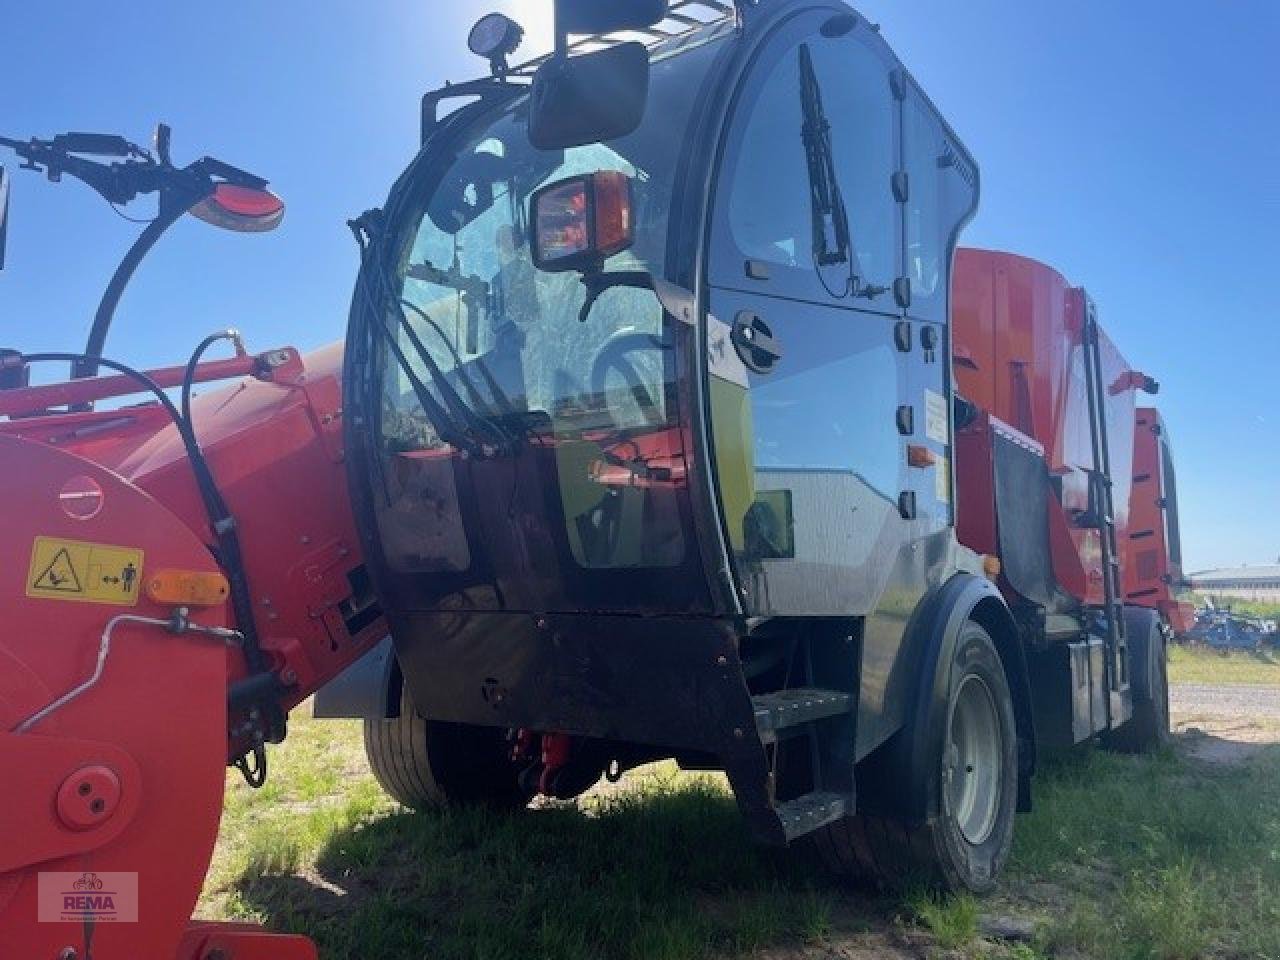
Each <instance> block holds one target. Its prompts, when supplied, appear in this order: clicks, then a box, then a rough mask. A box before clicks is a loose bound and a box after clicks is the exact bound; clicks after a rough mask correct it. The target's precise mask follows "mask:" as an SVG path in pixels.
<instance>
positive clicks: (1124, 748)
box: [1102, 607, 1170, 753]
mask: <svg viewBox="0 0 1280 960" xmlns="http://www.w3.org/2000/svg"><path fill="white" fill-rule="evenodd" d="M1125 635H1126V636H1127V638H1128V641H1129V689H1130V692H1131V694H1132V697H1133V716H1132V717H1130V718H1129V720H1128V721H1127V722H1125V723H1124V724H1123V725H1122V726H1119V727H1117V728H1116V729H1115V730H1112V731H1111V732H1110V733H1108V734H1107V735H1106V736H1105V737H1104V738H1103V741H1102V742H1103V745H1104V746H1106V748H1107V749H1108V750H1115V751H1116V752H1118V753H1150V752H1152V751H1153V750H1158V749H1160V747H1162V746H1164V745H1165V744H1167V743H1168V742H1169V737H1170V734H1169V655H1168V651H1167V631H1166V630H1165V626H1164V622H1163V621H1162V620H1161V619H1160V615H1159V614H1158V613H1157V612H1156V611H1154V610H1148V609H1147V608H1145V607H1129V608H1127V609H1126V610H1125Z"/></svg>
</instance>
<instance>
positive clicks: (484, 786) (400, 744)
mask: <svg viewBox="0 0 1280 960" xmlns="http://www.w3.org/2000/svg"><path fill="white" fill-rule="evenodd" d="M364 752H365V756H366V757H368V759H369V766H370V768H371V769H372V770H373V775H374V777H376V778H377V781H378V783H379V784H380V785H381V786H382V789H383V790H385V791H386V792H387V793H388V794H389V795H390V796H391V797H392V798H394V799H395V800H398V801H399V802H400V803H403V804H404V805H405V806H406V807H409V808H411V809H414V810H423V809H426V808H429V807H443V806H475V805H483V806H491V807H496V808H506V809H517V808H522V807H524V806H527V805H528V803H529V801H530V800H531V799H532V796H533V795H532V794H531V793H530V792H528V791H526V790H524V789H522V788H521V786H520V782H519V779H518V777H517V770H516V768H515V766H514V765H513V764H512V763H511V761H510V760H509V759H508V746H507V743H506V737H505V735H504V733H503V731H502V730H500V729H498V728H496V727H477V726H471V725H468V724H460V723H443V722H441V721H438V720H428V719H426V718H425V717H423V716H421V715H420V714H419V713H418V711H417V709H416V708H415V707H414V705H413V701H412V700H410V698H409V691H408V689H404V690H403V691H402V693H401V696H400V716H398V717H393V718H392V719H389V720H365V721H364Z"/></svg>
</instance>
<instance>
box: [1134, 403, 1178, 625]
mask: <svg viewBox="0 0 1280 960" xmlns="http://www.w3.org/2000/svg"><path fill="white" fill-rule="evenodd" d="M1137 427H1138V429H1137V430H1136V431H1135V433H1134V446H1133V500H1132V502H1131V503H1130V506H1129V519H1130V522H1129V529H1130V532H1129V539H1128V541H1127V542H1126V544H1125V548H1124V549H1125V553H1126V556H1125V563H1124V593H1125V602H1126V603H1133V604H1137V605H1139V606H1143V607H1154V608H1155V609H1157V610H1159V611H1160V612H1161V614H1163V615H1164V619H1165V622H1166V623H1168V624H1169V626H1171V627H1172V628H1173V629H1174V632H1175V633H1185V632H1186V631H1188V630H1190V629H1191V627H1192V625H1193V624H1194V623H1195V608H1194V607H1193V606H1192V605H1191V604H1189V603H1180V602H1179V601H1178V599H1177V587H1178V585H1179V584H1180V583H1181V582H1182V577H1183V573H1182V564H1181V560H1180V557H1181V554H1182V547H1181V544H1180V543H1178V542H1177V539H1178V536H1179V534H1178V529H1177V513H1176V510H1177V502H1176V499H1175V490H1174V486H1173V478H1172V477H1171V476H1170V475H1169V472H1168V470H1167V465H1166V464H1165V463H1164V457H1163V456H1162V450H1161V447H1162V443H1161V437H1162V435H1163V434H1164V423H1163V422H1162V421H1161V419H1160V412H1159V411H1158V410H1156V409H1155V408H1154V407H1139V408H1138V420H1137Z"/></svg>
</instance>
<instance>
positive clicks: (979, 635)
mask: <svg viewBox="0 0 1280 960" xmlns="http://www.w3.org/2000/svg"><path fill="white" fill-rule="evenodd" d="M970 674H977V675H978V676H979V677H980V678H981V679H982V680H983V681H984V683H985V684H986V686H987V689H988V691H989V692H990V694H991V695H992V702H993V705H994V707H995V710H996V714H997V721H998V728H999V736H1000V741H1001V742H1000V744H999V745H998V748H997V749H996V750H995V752H996V754H997V755H998V756H999V757H1000V764H1001V772H1000V775H999V776H1000V781H999V787H998V789H997V791H996V796H997V799H996V812H995V819H994V821H993V823H992V825H991V829H990V832H989V834H987V836H986V838H985V840H983V841H982V842H981V843H978V844H973V843H970V842H969V841H968V840H967V839H966V838H965V837H964V835H963V833H962V832H961V830H960V826H959V824H958V822H957V821H956V818H955V816H954V815H953V812H952V811H951V810H950V809H948V804H947V801H946V789H945V780H944V777H945V773H944V766H945V760H946V756H945V755H946V750H947V748H946V744H947V743H949V742H950V725H951V718H952V717H953V714H954V710H955V705H956V700H957V695H958V693H959V691H960V687H961V685H962V683H963V682H964V680H965V678H966V677H968V676H969V675H970ZM947 696H948V702H947V708H946V709H947V731H946V733H945V734H944V736H943V739H942V742H941V743H939V744H938V745H937V747H936V750H935V753H936V756H935V757H933V758H932V761H931V769H932V770H934V771H935V772H934V773H933V777H934V780H933V782H932V783H930V784H929V785H928V787H929V789H928V790H927V793H928V794H929V796H928V797H926V798H925V803H926V808H927V809H928V810H929V816H928V818H927V819H926V821H925V822H924V823H907V822H904V821H901V820H897V819H894V818H891V817H883V816H872V815H869V814H864V813H859V814H857V815H855V816H851V817H845V818H844V819H843V820H839V821H837V822H836V823H833V824H830V825H829V826H827V827H824V828H823V829H821V830H819V831H817V832H816V833H815V834H814V835H813V842H814V845H815V847H816V848H817V850H818V853H819V855H820V856H821V857H822V859H823V860H824V861H825V863H826V864H827V866H828V867H829V868H830V869H832V870H834V871H835V872H837V873H839V874H841V875H843V876H848V877H855V878H859V879H862V880H866V881H870V882H871V883H873V884H875V885H876V886H879V887H882V888H891V889H898V890H901V889H905V888H909V887H912V886H916V885H925V886H930V887H934V888H939V889H943V890H949V891H962V890H967V891H971V892H973V893H986V892H988V891H989V890H991V889H992V888H993V887H994V886H995V882H996V878H997V876H998V875H999V873H1000V870H1001V869H1002V868H1003V866H1004V863H1005V861H1006V860H1007V859H1008V857H1009V848H1010V847H1011V845H1012V843H1013V821H1014V816H1015V814H1016V807H1017V795H1018V742H1017V725H1016V720H1015V719H1014V713H1013V698H1012V696H1011V695H1010V692H1009V684H1008V680H1007V679H1006V677H1005V672H1004V666H1003V664H1002V663H1001V660H1000V654H999V653H998V652H997V651H996V647H995V644H994V643H993V642H992V640H991V637H990V635H989V634H988V633H987V631H986V630H984V629H983V628H982V627H980V626H979V625H978V624H976V623H967V624H965V626H964V627H963V628H962V629H961V631H960V636H959V638H958V639H957V641H956V649H955V655H954V657H953V659H952V664H951V680H950V684H949V687H948V694H947Z"/></svg>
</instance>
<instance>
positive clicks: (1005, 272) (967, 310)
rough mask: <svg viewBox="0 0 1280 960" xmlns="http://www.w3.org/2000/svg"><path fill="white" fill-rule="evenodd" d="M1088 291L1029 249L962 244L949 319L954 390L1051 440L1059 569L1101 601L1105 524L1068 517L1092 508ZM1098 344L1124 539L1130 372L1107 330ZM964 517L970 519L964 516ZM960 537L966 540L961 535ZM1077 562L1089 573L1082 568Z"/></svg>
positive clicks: (1087, 596)
mask: <svg viewBox="0 0 1280 960" xmlns="http://www.w3.org/2000/svg"><path fill="white" fill-rule="evenodd" d="M1084 296H1085V294H1084V292H1083V291H1080V289H1078V288H1073V287H1070V285H1068V283H1066V280H1065V279H1064V278H1062V275H1061V274H1060V273H1057V271H1056V270H1053V269H1052V268H1050V266H1046V265H1044V264H1039V262H1037V261H1034V260H1029V259H1027V257H1021V256H1016V255H1014V253H998V252H991V251H980V250H960V251H957V252H956V268H955V280H954V292H952V320H951V323H952V332H951V335H952V351H954V357H955V360H954V364H955V383H956V390H957V392H959V393H960V394H961V396H963V397H965V398H966V399H969V401H972V402H974V403H977V404H978V407H979V408H982V410H986V411H988V412H989V413H992V415H995V416H996V417H998V419H1000V420H1002V421H1005V422H1006V424H1009V425H1010V426H1012V428H1015V429H1016V430H1019V431H1021V433H1023V434H1025V435H1028V436H1030V438H1032V439H1033V440H1036V442H1037V443H1039V444H1041V445H1042V447H1043V448H1044V458H1046V462H1047V465H1048V470H1050V474H1051V475H1052V476H1056V477H1059V481H1060V484H1061V511H1062V512H1064V513H1065V516H1062V517H1055V518H1051V521H1050V530H1051V538H1050V543H1051V545H1052V547H1053V554H1055V556H1053V568H1055V573H1056V575H1057V579H1059V582H1060V584H1061V585H1062V586H1064V588H1065V589H1068V590H1069V591H1070V593H1073V594H1075V595H1076V596H1078V598H1079V599H1080V600H1082V602H1084V603H1089V604H1097V603H1102V599H1103V596H1102V567H1101V556H1102V554H1101V545H1100V541H1098V532H1097V530H1093V529H1082V527H1078V526H1075V525H1074V524H1073V522H1071V520H1073V517H1074V516H1075V515H1078V513H1083V512H1085V511H1087V509H1088V506H1089V493H1088V474H1087V471H1088V470H1092V468H1093V466H1094V463H1093V451H1092V445H1091V436H1089V402H1088V392H1087V381H1085V372H1084V351H1083V346H1082V332H1083V325H1084V324H1083V320H1084V310H1085V300H1084ZM1101 348H1102V369H1103V380H1105V383H1107V384H1108V389H1107V404H1106V411H1107V439H1108V451H1110V458H1111V471H1112V484H1114V486H1112V495H1114V498H1115V522H1116V535H1117V538H1119V539H1120V540H1121V541H1123V540H1124V539H1125V536H1126V535H1128V524H1129V486H1130V477H1132V461H1133V430H1134V417H1133V410H1134V390H1133V387H1132V384H1130V376H1129V375H1130V372H1132V371H1130V367H1129V365H1128V364H1126V362H1125V360H1124V357H1123V356H1120V352H1119V351H1117V349H1116V348H1115V346H1114V344H1112V343H1111V340H1110V339H1108V338H1107V337H1106V334H1105V333H1103V334H1102V335H1101ZM959 460H960V457H959V456H957V461H959ZM960 468H961V470H963V465H960ZM960 481H961V483H965V481H969V477H968V475H966V474H964V472H961V480H960ZM1048 509H1057V504H1056V503H1052V504H1050V506H1048ZM957 525H959V526H960V529H961V530H964V529H968V527H970V524H969V521H968V520H966V518H964V517H960V520H957ZM1055 531H1056V535H1053V532H1055ZM970 535H972V534H970ZM960 539H961V541H963V543H968V541H966V540H965V539H964V534H961V538H960ZM1079 568H1083V571H1084V581H1083V582H1082V581H1080V579H1079V576H1076V575H1075V571H1076V570H1079Z"/></svg>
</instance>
